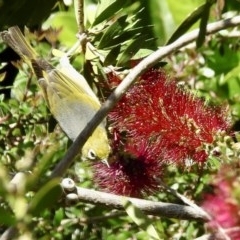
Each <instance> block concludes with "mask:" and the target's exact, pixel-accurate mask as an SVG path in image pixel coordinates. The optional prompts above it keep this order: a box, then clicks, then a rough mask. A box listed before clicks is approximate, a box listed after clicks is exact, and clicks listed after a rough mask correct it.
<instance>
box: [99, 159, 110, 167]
mask: <svg viewBox="0 0 240 240" xmlns="http://www.w3.org/2000/svg"><path fill="white" fill-rule="evenodd" d="M101 162H102V163H104V164H106V165H107V166H108V168H110V165H109V163H108V160H107V159H103V160H102V161H101Z"/></svg>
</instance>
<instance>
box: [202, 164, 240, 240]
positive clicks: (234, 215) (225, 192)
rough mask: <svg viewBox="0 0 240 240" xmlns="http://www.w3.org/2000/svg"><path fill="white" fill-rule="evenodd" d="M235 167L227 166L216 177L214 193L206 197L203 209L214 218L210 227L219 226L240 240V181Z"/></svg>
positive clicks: (215, 228)
mask: <svg viewBox="0 0 240 240" xmlns="http://www.w3.org/2000/svg"><path fill="white" fill-rule="evenodd" d="M236 169H237V168H235V167H234V166H233V165H227V166H226V165H225V166H223V168H222V169H221V171H220V172H219V173H218V175H217V176H216V177H215V182H214V192H213V193H212V194H206V195H205V196H204V202H203V204H202V207H203V208H204V209H205V210H206V211H207V212H208V213H209V214H210V215H211V216H212V221H210V222H209V223H208V227H209V228H210V229H213V230H215V231H217V229H218V225H219V226H220V227H221V228H223V229H224V230H225V231H226V234H227V235H228V236H229V237H230V238H231V239H233V240H240V201H239V200H240V197H239V186H240V179H239V177H238V171H236Z"/></svg>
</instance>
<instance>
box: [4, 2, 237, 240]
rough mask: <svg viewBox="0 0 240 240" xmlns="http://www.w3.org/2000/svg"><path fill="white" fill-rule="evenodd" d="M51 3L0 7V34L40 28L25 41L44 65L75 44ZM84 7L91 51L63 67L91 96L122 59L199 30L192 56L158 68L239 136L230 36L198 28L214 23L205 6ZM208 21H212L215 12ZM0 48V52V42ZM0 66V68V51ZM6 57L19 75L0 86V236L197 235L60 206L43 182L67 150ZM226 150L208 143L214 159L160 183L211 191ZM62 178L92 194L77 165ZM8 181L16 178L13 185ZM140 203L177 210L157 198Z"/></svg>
mask: <svg viewBox="0 0 240 240" xmlns="http://www.w3.org/2000/svg"><path fill="white" fill-rule="evenodd" d="M217 2H218V4H219V2H220V1H217ZM55 3H56V1H55V0H51V1H49V0H48V1H37V0H35V1H32V0H24V1H17V0H11V1H2V2H0V28H1V29H5V28H6V27H8V26H11V25H15V24H17V25H22V26H23V25H27V27H36V26H41V27H42V29H43V31H39V30H36V32H34V33H29V34H28V38H29V39H30V41H31V43H32V44H33V45H34V47H35V48H36V49H37V51H38V52H40V53H41V55H43V56H44V57H45V58H46V59H50V61H51V63H53V65H55V64H57V62H58V59H57V58H56V57H52V56H51V54H50V50H51V49H53V48H57V49H59V50H61V51H65V50H69V48H71V47H72V46H73V45H74V44H75V42H77V38H76V33H77V31H78V26H77V23H76V18H75V13H74V7H73V6H65V5H64V4H63V3H62V2H61V1H60V2H59V3H58V5H55ZM85 4H86V6H85V26H86V29H85V30H86V33H87V36H88V40H89V42H90V43H91V44H92V46H93V47H94V49H95V52H94V51H93V50H92V49H90V48H89V46H85V47H86V49H85V51H82V52H81V53H79V51H78V50H79V48H77V51H73V54H72V55H71V57H72V58H71V60H72V62H73V64H74V66H76V67H77V68H78V70H81V71H82V73H83V74H85V76H86V77H87V79H88V81H89V83H90V84H91V86H93V87H95V89H96V92H98V93H101V89H100V87H99V86H100V84H99V82H101V81H102V80H104V79H106V71H105V70H106V67H109V66H114V67H118V68H116V69H117V70H118V71H121V70H123V69H129V68H130V65H131V60H132V59H141V58H143V57H145V56H147V55H149V54H150V53H151V52H153V51H155V50H156V49H157V48H158V47H160V46H162V45H163V44H164V43H166V42H168V43H171V42H173V41H174V40H176V39H178V38H180V37H181V36H182V35H183V34H184V33H186V32H187V31H188V30H190V29H193V28H196V27H200V35H199V38H198V40H197V47H198V49H197V48H196V47H195V46H188V47H186V48H184V49H181V50H180V51H179V52H177V53H175V54H174V55H171V56H168V58H166V59H165V61H166V62H167V65H166V69H167V70H168V71H169V73H170V74H171V75H172V76H174V77H175V78H176V80H177V81H179V84H182V83H184V84H185V85H187V86H188V87H189V88H190V89H191V90H193V91H195V92H196V95H198V96H203V97H205V98H206V99H207V100H211V101H213V102H217V103H219V104H228V105H229V113H230V114H231V117H232V122H233V124H235V126H236V130H237V131H239V127H238V124H237V123H239V121H240V75H239V71H240V64H239V62H240V61H239V59H240V51H239V39H237V38H234V37H232V38H230V37H229V36H228V35H229V33H230V32H231V30H229V31H228V30H226V31H225V32H224V31H222V32H221V33H219V34H216V35H214V36H210V37H208V38H206V31H205V30H206V25H207V24H208V23H209V22H210V21H214V20H216V19H217V18H218V16H216V14H215V12H216V11H215V10H216V4H215V3H214V1H203V0H199V1H192V0H184V1H175V0H162V1H140V0H139V1H120V0H108V1H99V2H98V3H96V1H90V0H89V1H85ZM54 5H55V8H53V6H54ZM93 7H94V8H95V10H93ZM238 7H239V3H238V2H237V1H234V0H232V1H225V5H224V6H223V8H222V11H223V12H224V13H225V14H226V13H231V14H232V13H233V11H235V12H236V11H237V10H238ZM53 11H54V12H53ZM218 15H219V16H221V12H219V13H218ZM46 18H47V19H46ZM45 19H46V21H44V20H45ZM198 21H199V23H198ZM35 29H37V28H35ZM0 49H1V51H2V50H3V49H5V46H3V44H2V43H1V46H0ZM96 52H97V53H98V54H96ZM71 53H72V52H71ZM0 60H1V62H4V64H5V62H6V61H5V60H4V58H3V56H2V54H1V53H0ZM15 60H16V59H13V60H12V59H11V61H13V62H15V63H14V65H16V67H17V68H18V69H19V70H20V71H19V73H18V75H17V77H16V78H15V80H14V84H9V86H7V87H3V88H9V89H10V90H11V97H10V98H7V97H6V96H4V94H2V95H0V196H1V199H0V232H1V233H3V232H4V231H5V230H6V229H7V228H8V227H9V226H17V227H18V230H19V231H20V234H21V235H22V236H26V237H27V239H50V238H51V239H59V240H61V239H90V240H91V239H92V240H95V239H107V240H112V239H114V240H115V239H120V240H121V239H122V240H125V239H140V240H141V239H149V238H150V237H149V235H150V236H151V237H153V235H154V236H156V235H159V238H160V239H193V238H196V237H199V236H201V235H202V234H204V231H205V230H204V224H203V223H200V222H197V221H186V220H184V221H183V220H177V219H166V218H161V219H160V218H158V217H152V216H145V215H144V214H143V213H142V212H141V211H140V210H139V209H137V208H136V207H134V206H132V205H131V204H130V206H129V205H128V207H126V213H124V214H119V212H117V211H116V210H111V209H109V208H105V207H104V206H97V205H92V204H86V203H83V202H79V203H78V204H75V205H66V204H65V201H64V200H65V199H62V198H61V193H62V191H61V189H60V186H59V179H57V180H56V179H55V180H50V175H51V172H52V170H53V169H54V167H55V165H56V163H57V162H58V161H60V160H61V158H62V157H63V156H64V154H65V152H66V150H67V147H68V144H69V143H68V142H67V139H66V137H65V136H64V134H63V133H62V131H61V130H60V129H59V127H58V126H56V123H55V122H54V121H53V120H52V119H51V116H50V113H49V111H48V109H47V106H46V103H45V102H44V100H43V98H42V94H41V92H40V90H39V87H38V85H37V83H36V79H35V78H34V77H33V76H32V71H31V69H29V68H28V67H27V66H25V65H24V64H22V63H19V62H18V63H16V61H15ZM4 64H2V66H1V67H3V66H4ZM120 73H121V74H122V75H124V74H125V72H120ZM0 76H1V77H0V78H1V80H3V81H5V80H6V79H5V74H3V75H2V74H1V75H0ZM93 80H94V81H93ZM97 90H99V91H97ZM99 95H100V94H99ZM237 140H238V141H239V139H237ZM216 141H217V140H216ZM233 146H234V144H233V141H232V140H231V139H223V141H222V142H221V144H220V145H218V147H219V148H220V149H221V152H222V155H221V157H220V158H219V157H218V156H215V155H214V154H210V157H209V161H208V162H207V164H205V165H204V166H202V167H201V168H199V167H198V166H196V165H191V164H189V166H187V167H183V168H177V167H175V166H172V165H171V166H168V171H167V172H166V174H165V176H164V181H165V183H166V184H167V185H169V186H171V187H172V188H173V189H175V190H177V191H178V192H179V193H181V194H183V195H185V196H187V197H188V198H190V199H193V200H195V201H197V202H200V201H201V200H202V198H203V193H204V192H207V191H210V190H211V187H210V186H209V184H210V183H211V178H212V176H213V174H214V173H215V172H217V171H218V169H219V168H220V167H221V165H222V163H223V162H231V161H232V160H237V159H238V156H239V152H238V151H239V150H238V149H237V150H236V149H233ZM209 148H210V150H213V149H211V147H209ZM18 173H24V174H23V175H17V174H18ZM67 175H68V176H71V177H72V178H74V179H75V180H76V182H79V183H78V185H79V186H82V187H87V188H96V186H95V185H94V184H93V181H92V177H93V174H92V170H91V168H90V167H89V165H88V164H87V163H83V162H77V163H76V164H75V165H74V167H71V168H70V169H69V170H68V171H67ZM14 176H18V177H19V179H17V180H16V179H15V181H13V180H14ZM12 179H13V180H12ZM11 181H12V182H11ZM149 199H154V200H155V201H159V200H160V201H166V202H174V203H180V201H179V199H178V198H176V196H174V195H171V194H169V193H168V192H167V191H162V192H159V193H156V194H155V195H153V196H149ZM127 214H128V216H127ZM108 215H109V217H106V218H104V217H103V216H108ZM153 225H154V228H153ZM149 226H150V230H149V228H148V227H149ZM156 238H157V237H156Z"/></svg>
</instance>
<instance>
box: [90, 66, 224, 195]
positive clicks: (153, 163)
mask: <svg viewBox="0 0 240 240" xmlns="http://www.w3.org/2000/svg"><path fill="white" fill-rule="evenodd" d="M108 80H109V85H110V86H115V85H116V84H117V83H118V82H120V80H119V79H118V78H117V77H116V76H114V75H111V76H110V78H109V79H108ZM224 116H225V115H224V114H223V109H221V108H217V107H209V106H206V104H205V102H204V101H203V100H201V99H199V98H196V97H194V96H193V95H191V94H190V93H189V92H187V91H184V90H183V89H180V88H179V87H177V84H176V82H175V81H173V80H170V79H169V78H168V77H167V76H166V74H165V72H164V71H162V70H161V71H160V70H153V69H152V70H149V71H148V72H147V73H145V74H144V75H142V76H141V78H140V79H139V81H138V82H137V83H136V84H135V85H134V86H133V87H132V88H131V89H130V90H129V91H128V92H127V93H126V94H125V95H124V96H123V97H122V99H121V100H120V102H119V103H118V104H117V106H116V107H115V109H114V110H113V111H112V112H111V113H110V114H109V120H110V126H111V130H112V134H113V140H112V150H113V152H112V158H113V160H114V161H113V162H114V163H112V164H111V166H110V168H108V167H107V166H104V165H103V164H99V163H95V164H94V166H93V167H94V172H95V177H94V179H95V181H96V182H97V183H98V185H99V186H100V187H101V188H102V189H103V190H105V191H108V192H112V193H116V194H122V195H127V196H134V197H139V196H142V195H144V194H145V193H146V194H147V193H151V192H153V191H156V190H157V189H158V188H159V179H160V178H161V177H162V172H163V165H164V164H166V163H168V162H175V163H183V162H184V161H185V160H187V159H192V160H195V161H197V162H200V163H202V162H204V161H205V160H206V159H207V153H206V152H205V150H204V147H205V145H206V144H211V143H212V142H213V140H214V136H215V134H216V133H217V132H218V131H224V130H226V129H227V128H228V122H227V121H226V119H225V117H224Z"/></svg>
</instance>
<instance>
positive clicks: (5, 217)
mask: <svg viewBox="0 0 240 240" xmlns="http://www.w3.org/2000/svg"><path fill="white" fill-rule="evenodd" d="M0 223H1V224H5V225H8V226H13V225H14V224H15V223H16V219H15V218H14V216H13V215H12V214H11V213H10V211H9V210H6V209H4V208H2V207H0Z"/></svg>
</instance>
